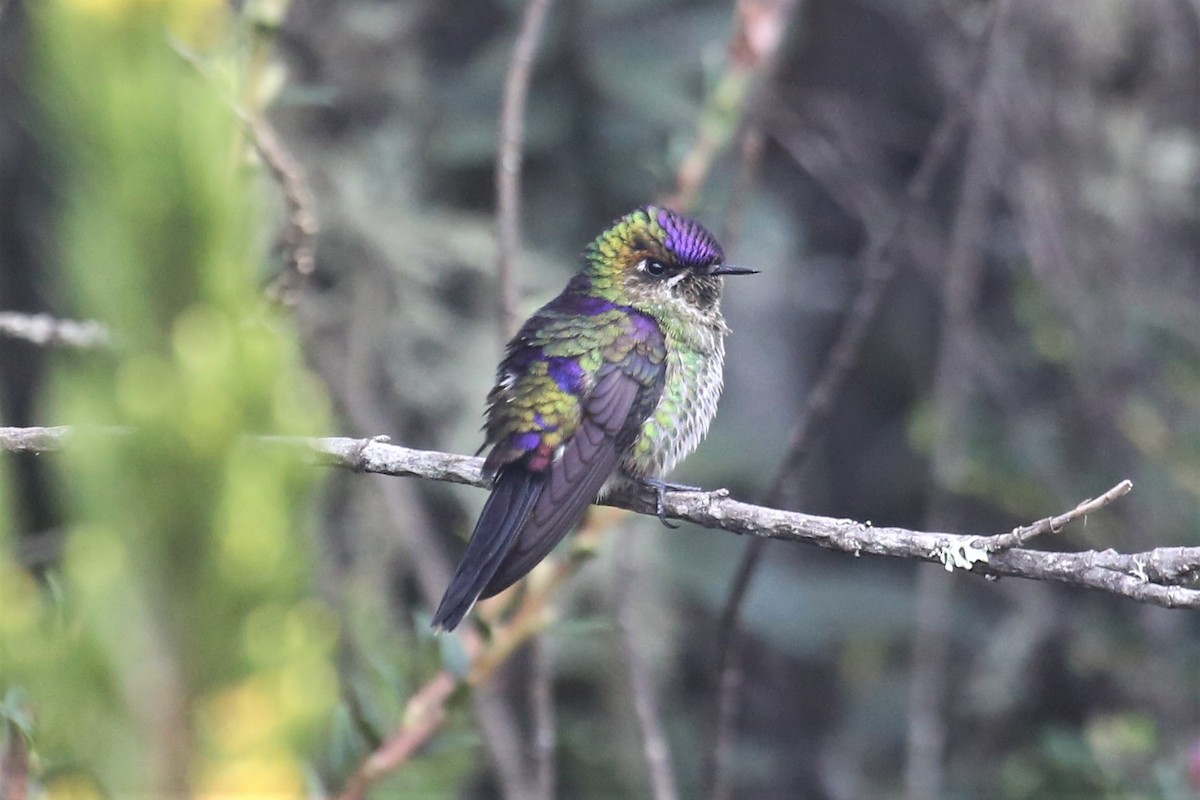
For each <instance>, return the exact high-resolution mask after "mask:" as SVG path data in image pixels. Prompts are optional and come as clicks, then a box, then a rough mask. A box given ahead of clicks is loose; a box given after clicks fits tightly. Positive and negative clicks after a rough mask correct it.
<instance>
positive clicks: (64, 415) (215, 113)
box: [0, 0, 339, 798]
mask: <svg viewBox="0 0 1200 800" xmlns="http://www.w3.org/2000/svg"><path fill="white" fill-rule="evenodd" d="M34 21H35V28H36V34H37V36H38V38H39V43H40V46H41V48H42V50H41V52H42V54H43V58H42V61H41V64H40V69H39V73H38V75H39V81H40V91H41V96H42V97H43V98H45V103H46V109H45V110H46V112H47V116H48V118H49V120H50V122H51V126H50V130H49V131H48V132H47V135H48V136H50V137H53V139H54V141H55V142H56V143H57V146H58V149H57V152H58V153H59V156H60V162H59V164H58V170H59V173H58V174H59V190H60V191H61V193H62V207H63V213H62V219H61V228H60V233H61V238H60V241H61V248H60V252H59V257H60V258H61V261H62V264H63V273H62V284H63V287H64V289H65V293H66V294H67V295H68V296H69V298H70V303H71V306H72V308H73V309H74V310H75V312H76V313H78V314H80V315H83V316H87V317H93V318H96V319H99V320H101V321H103V322H104V324H105V325H107V326H108V327H109V329H110V330H111V331H112V333H113V338H114V342H115V348H114V351H113V352H112V353H111V355H107V356H106V355H101V356H98V357H95V358H81V359H70V358H68V359H64V360H63V361H62V362H61V363H60V364H59V365H58V368H57V369H56V370H55V373H54V376H53V379H52V387H51V391H50V393H49V397H50V398H51V402H52V409H51V411H50V413H52V414H53V416H54V418H56V419H59V420H61V421H63V422H64V423H69V424H71V425H74V426H76V430H77V437H76V438H75V439H74V440H73V442H72V446H71V448H70V449H69V453H67V454H65V455H64V456H63V458H62V460H61V462H60V467H61V475H62V481H63V486H64V487H65V494H66V499H67V502H68V504H69V509H70V524H69V528H68V530H67V531H66V547H65V552H64V555H63V558H62V561H61V566H60V567H59V568H55V569H53V570H51V571H50V572H49V574H48V575H47V576H46V579H45V580H44V581H42V582H41V583H40V584H39V582H38V581H36V580H35V579H34V578H33V577H32V576H30V575H29V574H27V573H25V572H23V571H22V570H21V568H20V567H18V566H17V565H16V564H15V563H13V561H12V560H11V554H12V552H13V549H12V548H6V549H5V550H4V561H3V564H2V565H0V571H2V573H3V578H4V580H3V581H2V582H0V608H2V609H3V613H0V634H2V637H0V647H2V648H3V651H2V652H0V669H2V671H0V693H3V692H5V691H17V690H19V691H20V692H21V696H23V698H24V700H23V701H22V703H21V705H22V707H23V708H24V709H25V713H27V714H29V716H30V718H31V719H32V720H33V721H34V733H33V737H32V744H33V749H34V752H35V753H36V755H37V757H38V759H39V761H40V763H41V765H42V768H43V770H44V778H45V780H46V781H47V783H48V784H49V785H50V786H51V788H52V789H53V787H54V785H55V781H56V780H58V781H65V780H70V781H74V782H79V781H82V783H79V785H80V786H94V787H103V791H104V792H105V793H107V794H109V795H110V796H128V795H130V794H132V793H137V792H146V791H149V792H152V793H157V794H159V795H164V794H170V793H172V792H179V793H180V794H178V795H176V796H183V794H182V793H183V792H186V793H188V795H189V796H202V797H228V796H229V792H232V791H236V792H238V793H240V794H239V796H245V797H250V796H261V797H268V796H269V797H272V798H274V797H299V796H304V795H305V794H306V791H307V788H306V787H307V783H308V781H309V780H310V776H309V773H310V767H309V766H308V765H309V763H310V760H311V758H312V754H313V753H314V752H316V751H317V749H318V746H319V745H320V742H321V739H322V738H323V737H324V735H325V731H326V730H327V727H328V717H329V714H330V712H331V710H332V707H333V705H334V702H335V700H336V697H337V675H336V671H335V666H334V662H333V655H334V648H335V645H336V642H337V638H338V635H339V624H338V620H337V618H336V616H335V615H334V613H333V612H332V611H331V610H330V609H329V608H328V607H327V606H326V605H325V603H324V602H322V601H321V600H320V599H319V598H318V597H317V596H316V595H315V593H314V574H315V565H314V552H313V550H314V548H313V544H314V543H313V540H312V537H311V534H310V531H309V528H310V525H309V521H310V520H309V518H310V510H309V500H308V498H309V496H310V493H311V489H312V485H313V481H314V479H315V477H316V473H315V472H314V471H313V469H312V467H311V466H308V465H307V464H305V463H304V462H303V460H302V459H298V458H297V457H296V455H295V454H294V453H289V452H286V451H284V450H283V449H281V448H278V447H273V446H270V445H266V444H264V443H261V442H258V443H256V442H255V441H254V440H253V439H252V438H250V437H253V436H258V435H273V434H277V435H301V434H315V433H320V432H322V431H324V430H326V428H327V414H328V410H327V406H328V404H327V401H326V400H325V398H324V396H323V393H322V390H321V389H320V388H319V386H318V385H317V383H316V382H315V381H314V380H312V379H311V377H310V376H309V375H308V374H307V373H306V372H305V370H304V369H303V367H302V366H301V363H300V353H299V349H298V346H297V337H296V334H295V332H294V331H293V330H292V329H291V326H290V324H289V323H288V321H287V320H286V318H285V317H283V316H282V315H280V314H279V313H278V312H277V311H276V310H275V309H272V308H267V307H264V302H263V300H262V292H261V286H262V280H263V274H264V270H263V268H262V264H263V261H264V258H263V253H262V252H260V249H259V248H258V247H256V244H257V242H258V240H259V238H260V237H261V233H262V230H263V228H264V225H265V223H264V215H263V213H262V212H261V211H260V206H261V205H262V199H261V198H260V196H259V195H260V193H261V188H262V187H260V186H259V185H258V184H256V181H255V175H256V170H255V169H253V168H252V165H251V163H250V162H249V161H248V159H247V142H246V141H245V138H244V136H243V133H242V131H241V128H240V126H239V123H238V121H237V118H236V116H235V115H234V113H233V109H232V108H231V106H230V102H229V100H228V98H229V97H231V96H234V92H235V90H236V89H237V88H238V87H237V85H236V82H234V81H233V80H231V81H230V85H223V81H224V80H226V79H233V78H235V77H236V76H237V75H238V70H239V52H240V51H239V45H238V41H239V39H238V36H237V28H236V27H235V25H234V20H233V19H232V18H231V16H230V14H229V11H228V10H227V8H226V7H225V6H224V4H223V3H219V2H201V0H191V1H190V2H189V1H185V0H176V1H174V2H168V1H166V0H164V1H163V2H118V1H117V0H113V1H112V2H100V1H99V0H92V1H91V2H85V1H84V0H63V1H62V2H52V3H47V4H46V5H45V6H44V7H40V8H38V9H37V13H36V17H35V20H34ZM172 41H177V42H182V43H183V44H182V45H181V46H187V47H198V48H202V49H204V50H205V51H209V52H212V53H213V54H214V58H215V59H217V62H218V63H220V64H222V65H223V69H221V70H218V71H214V73H213V74H212V75H208V74H201V72H200V71H198V70H197V69H196V68H195V67H194V66H192V65H191V64H189V63H188V62H187V61H186V60H185V59H184V58H183V57H181V55H180V53H179V52H177V51H176V50H175V49H174V48H173V47H172V45H171V42H172ZM81 775H82V776H86V778H80V777H79V776H81ZM56 776H57V777H56ZM64 776H71V777H69V778H68V777H64ZM72 785H75V784H74V783H73V784H72Z"/></svg>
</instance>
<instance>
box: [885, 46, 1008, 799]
mask: <svg viewBox="0 0 1200 800" xmlns="http://www.w3.org/2000/svg"><path fill="white" fill-rule="evenodd" d="M999 38H1000V37H999V36H995V35H993V37H992V39H991V42H990V45H989V49H994V48H995V47H996V42H997V40H998V39H999ZM987 75H988V77H987V78H986V79H984V80H982V81H981V83H980V86H979V91H978V93H977V94H978V95H979V96H980V98H981V99H980V100H979V101H978V106H977V108H976V110H975V113H974V114H973V115H972V118H971V124H970V129H969V131H968V132H967V134H966V136H965V138H966V140H967V144H966V156H965V163H966V166H965V167H964V169H963V174H962V180H961V189H960V191H959V198H958V203H957V210H956V212H955V215H954V222H953V225H952V227H951V232H950V243H949V248H948V255H947V257H946V259H945V265H944V267H943V269H942V272H943V273H944V277H943V280H942V315H941V332H940V337H939V346H938V356H937V366H936V368H935V373H934V380H933V392H932V395H933V396H932V403H933V410H934V416H935V418H936V419H937V420H938V422H939V428H938V431H939V435H938V436H937V438H936V440H935V443H934V447H933V451H932V453H931V454H930V469H931V472H932V474H933V476H934V483H935V485H934V491H933V497H932V500H931V502H930V504H929V509H928V512H927V515H926V523H927V524H928V525H931V526H938V527H941V526H945V525H954V524H956V523H958V522H959V521H960V520H959V517H958V516H957V514H956V512H957V506H956V505H955V504H954V503H953V493H954V492H955V491H957V490H959V489H960V488H961V487H960V484H961V482H962V478H961V476H962V474H963V473H964V471H965V465H966V464H967V463H969V460H970V453H969V450H968V446H967V443H966V441H965V438H964V437H962V436H959V435H957V432H958V431H961V430H963V429H965V428H966V426H967V421H968V420H967V416H968V413H969V410H970V408H971V400H972V397H973V395H974V393H975V392H976V391H977V389H976V381H975V379H974V377H973V371H972V369H971V366H972V355H971V352H970V349H969V347H967V346H966V345H965V343H966V342H968V341H971V339H972V337H973V336H974V334H975V329H974V312H975V308H976V306H977V304H978V302H979V295H980V285H981V283H982V280H983V266H984V256H983V253H984V251H985V248H984V246H983V244H984V240H985V238H986V233H987V219H988V209H989V199H990V197H991V189H992V187H993V185H994V175H995V173H996V172H997V171H998V169H1000V167H999V166H998V165H1000V164H1002V157H1003V155H1002V154H1003V148H1002V146H1001V144H1000V142H999V141H998V135H997V127H998V122H997V120H995V119H994V116H995V114H994V113H993V107H994V106H995V103H994V102H989V100H988V98H989V97H990V94H991V90H992V89H993V87H994V86H995V83H996V81H995V80H994V78H993V77H992V76H994V75H995V70H990V71H988V73H987ZM953 577H954V576H953V575H946V574H945V573H943V572H942V571H941V570H935V569H932V568H930V567H925V568H923V569H920V570H919V571H918V573H917V583H916V591H915V595H916V596H915V603H914V606H915V608H914V615H913V634H912V656H911V659H910V663H909V678H908V730H907V737H906V752H905V769H904V786H905V794H906V797H907V798H908V800H941V798H942V797H943V793H944V785H945V774H944V769H943V753H944V751H945V746H946V735H947V725H946V710H947V707H948V705H949V700H948V698H947V697H946V688H945V687H946V685H947V683H948V682H949V677H950V676H949V638H950V626H951V624H952V620H953V617H952V614H953V609H954V607H955V606H954V590H955V582H954V580H953Z"/></svg>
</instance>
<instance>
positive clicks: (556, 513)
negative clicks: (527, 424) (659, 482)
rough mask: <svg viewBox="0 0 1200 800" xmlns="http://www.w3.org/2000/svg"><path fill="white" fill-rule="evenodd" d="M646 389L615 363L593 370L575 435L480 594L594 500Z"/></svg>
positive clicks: (495, 589) (522, 569)
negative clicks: (592, 381) (597, 370)
mask: <svg viewBox="0 0 1200 800" xmlns="http://www.w3.org/2000/svg"><path fill="white" fill-rule="evenodd" d="M644 389H645V387H644V386H643V385H642V384H641V383H639V382H638V381H637V380H636V379H634V378H633V377H632V376H630V375H629V374H628V373H626V372H625V371H624V370H623V369H621V368H620V366H618V365H615V364H614V365H609V366H606V367H604V368H602V369H601V370H600V371H599V372H598V373H597V378H596V384H595V386H594V387H593V388H592V391H591V392H590V393H589V395H588V397H587V400H586V402H585V403H584V406H583V415H582V418H581V419H580V424H579V428H578V429H577V430H576V432H575V435H574V436H573V437H572V438H571V440H570V442H568V443H567V445H566V446H565V448H564V450H563V454H562V457H561V458H559V459H557V460H556V461H555V462H554V463H553V464H552V465H551V466H550V470H549V472H550V480H549V482H548V484H547V486H546V488H545V489H544V490H543V491H542V493H541V495H540V496H539V497H538V498H537V500H536V501H535V502H534V505H533V509H532V511H531V513H530V514H529V518H528V520H527V521H526V523H525V527H524V529H523V530H521V532H520V534H519V535H518V537H517V541H516V543H515V544H514V545H513V547H512V549H510V550H509V551H508V554H507V555H506V556H505V557H504V560H503V561H502V562H501V563H500V566H499V569H497V570H496V572H495V574H494V575H493V576H492V578H491V580H490V581H489V582H488V584H487V586H486V587H485V588H484V590H483V593H482V595H481V597H491V596H492V595H494V594H497V593H499V592H502V591H504V590H505V589H507V588H508V587H509V586H511V585H512V584H514V583H515V582H516V581H518V580H520V579H521V578H522V577H523V576H524V575H525V574H526V573H528V572H529V571H530V570H531V569H533V568H534V566H536V565H537V563H538V562H539V561H541V560H542V559H543V558H545V557H546V556H547V555H549V553H550V551H551V550H553V549H554V547H555V545H557V544H558V543H559V542H560V541H561V540H562V538H563V537H564V536H566V534H567V532H568V531H570V530H571V529H572V528H573V527H575V524H576V523H577V522H579V520H580V518H582V517H583V513H584V511H585V510H586V509H587V507H588V506H589V505H590V504H591V503H592V502H594V501H595V499H596V495H597V494H599V493H600V487H602V486H603V485H604V481H605V480H606V479H607V478H608V477H609V475H611V474H612V473H613V470H615V469H616V466H617V460H618V457H619V454H620V449H619V448H620V447H621V446H622V445H624V444H625V443H626V441H625V440H627V439H628V438H629V430H630V429H633V428H635V427H636V425H638V424H640V423H641V420H640V419H637V420H634V419H631V417H630V411H631V410H632V409H633V408H634V406H635V405H641V404H640V403H637V400H638V397H639V394H640V393H641V392H642V390H644Z"/></svg>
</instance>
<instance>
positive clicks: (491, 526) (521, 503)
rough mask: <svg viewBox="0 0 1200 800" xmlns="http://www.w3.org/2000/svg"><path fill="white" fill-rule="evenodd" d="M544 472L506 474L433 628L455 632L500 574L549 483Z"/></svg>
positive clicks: (490, 498) (481, 518)
mask: <svg viewBox="0 0 1200 800" xmlns="http://www.w3.org/2000/svg"><path fill="white" fill-rule="evenodd" d="M546 479H547V475H546V473H544V472H533V471H530V470H528V469H513V470H505V471H504V472H502V473H501V475H500V478H499V480H497V481H496V487H495V488H494V489H493V490H492V493H491V494H490V495H489V496H488V499H487V502H486V503H484V506H483V511H482V512H481V513H480V515H479V521H478V522H476V523H475V531H474V533H472V534H471V541H470V542H468V543H467V552H466V553H464V554H463V557H462V560H461V561H460V562H458V568H457V569H455V571H454V577H452V578H451V579H450V585H449V586H448V587H447V588H446V593H445V594H444V595H442V602H441V603H439V604H438V608H437V611H436V612H435V613H434V615H433V626H434V627H435V628H441V629H443V630H447V631H452V630H454V628H455V627H457V625H458V623H459V622H461V621H462V618H463V617H465V616H466V615H467V612H468V611H470V610H471V606H473V605H475V601H476V600H477V599H478V598H479V593H480V592H481V591H483V588H484V586H486V585H487V584H488V581H490V580H492V576H494V575H495V574H496V570H497V569H499V567H500V564H501V562H502V561H503V560H504V557H505V555H507V553H508V551H509V550H510V548H512V545H513V542H514V541H516V537H517V534H518V533H520V531H521V528H522V526H524V525H525V521H526V519H527V518H528V517H529V512H530V510H531V509H532V508H533V504H534V503H535V502H536V501H537V499H538V497H539V496H540V495H541V492H542V489H543V487H544V485H545V483H546Z"/></svg>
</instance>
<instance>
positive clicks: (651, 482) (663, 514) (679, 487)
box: [641, 478, 703, 528]
mask: <svg viewBox="0 0 1200 800" xmlns="http://www.w3.org/2000/svg"><path fill="white" fill-rule="evenodd" d="M641 482H642V485H643V486H645V487H647V488H649V489H650V490H651V491H653V492H654V513H655V514H656V515H657V516H658V520H659V522H661V523H662V524H663V525H666V526H667V527H668V528H678V527H679V525H677V524H675V523H673V522H671V521H670V520H669V519H667V509H666V506H665V505H664V504H663V495H665V494H666V493H667V492H699V491H703V490H702V489H701V488H700V487H699V486H689V485H688V484H686V483H671V482H669V481H664V480H660V479H659V478H642V479H641Z"/></svg>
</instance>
